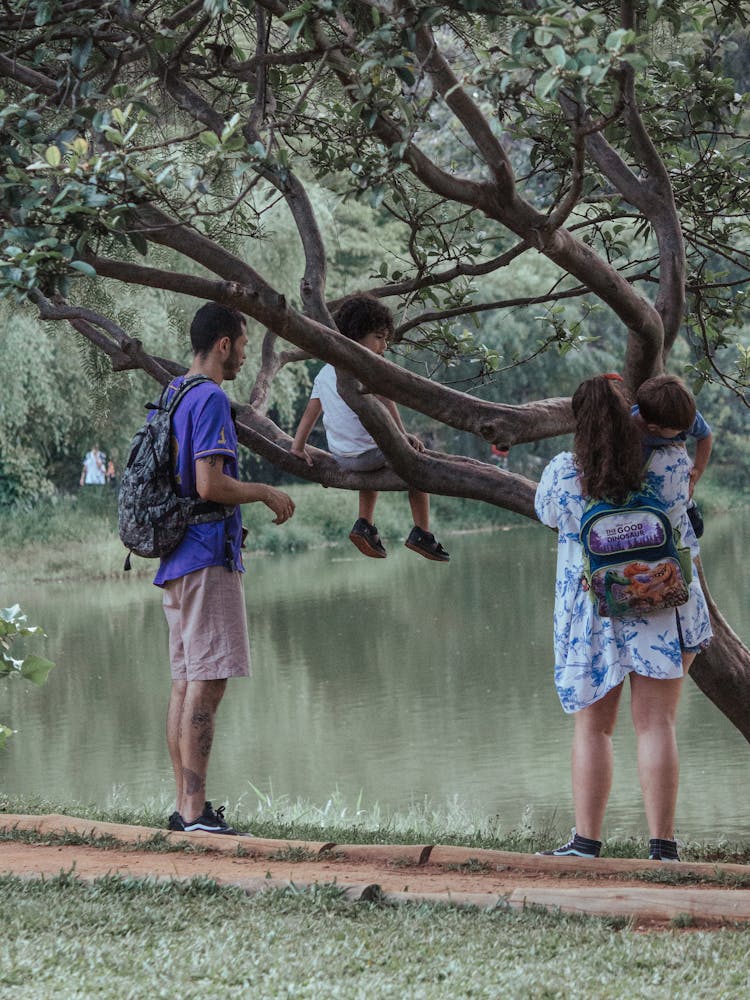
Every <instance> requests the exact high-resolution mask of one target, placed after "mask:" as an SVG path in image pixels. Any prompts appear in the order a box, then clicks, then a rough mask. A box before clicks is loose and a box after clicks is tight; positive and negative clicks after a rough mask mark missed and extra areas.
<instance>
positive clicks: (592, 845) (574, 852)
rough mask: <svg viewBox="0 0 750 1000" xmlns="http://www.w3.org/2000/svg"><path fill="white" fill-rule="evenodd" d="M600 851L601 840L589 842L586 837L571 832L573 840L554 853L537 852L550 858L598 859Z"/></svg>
mask: <svg viewBox="0 0 750 1000" xmlns="http://www.w3.org/2000/svg"><path fill="white" fill-rule="evenodd" d="M601 849H602V842H601V840H589V838H588V837H581V836H580V834H578V833H576V832H575V830H573V839H572V840H569V841H568V843H567V844H563V845H562V847H556V848H555V849H554V851H537V852H536V853H537V854H539V855H545V856H547V857H552V858H592V859H593V858H598V857H599V852H600V851H601Z"/></svg>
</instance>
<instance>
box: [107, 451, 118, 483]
mask: <svg viewBox="0 0 750 1000" xmlns="http://www.w3.org/2000/svg"><path fill="white" fill-rule="evenodd" d="M104 478H105V479H106V480H107V485H108V486H116V485H117V472H116V471H115V463H114V461H113V459H111V458H110V459H109V461H108V462H107V471H106V472H105V474H104Z"/></svg>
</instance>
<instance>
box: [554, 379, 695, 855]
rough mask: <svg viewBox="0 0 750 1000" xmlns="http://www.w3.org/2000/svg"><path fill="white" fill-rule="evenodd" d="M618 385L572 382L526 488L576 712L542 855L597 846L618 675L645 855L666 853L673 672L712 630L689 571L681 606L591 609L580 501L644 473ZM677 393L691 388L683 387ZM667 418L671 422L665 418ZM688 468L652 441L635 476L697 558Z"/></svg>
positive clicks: (562, 677) (683, 667) (676, 689)
mask: <svg viewBox="0 0 750 1000" xmlns="http://www.w3.org/2000/svg"><path fill="white" fill-rule="evenodd" d="M621 383H622V380H621V379H620V377H619V376H617V375H597V376H594V377H593V378H590V379H587V380H586V381H584V382H583V383H582V384H581V385H580V386H579V387H578V389H577V390H576V392H575V394H574V396H573V400H572V403H573V414H574V416H575V420H576V429H575V437H574V452H573V453H571V452H563V453H562V454H559V455H557V456H556V457H555V458H553V459H552V461H551V462H550V463H549V465H548V466H547V468H546V469H545V470H544V473H543V474H542V478H541V481H540V483H539V487H538V489H537V493H536V504H535V506H536V512H537V515H538V517H539V519H540V521H542V523H543V524H546V525H548V526H549V527H551V528H556V529H557V532H558V550H557V574H556V582H555V614H554V651H555V685H556V687H557V693H558V695H559V697H560V701H561V703H562V707H563V709H564V710H565V711H566V712H571V713H575V732H574V737H573V754H572V777H573V799H574V805H575V822H576V825H575V828H574V831H573V838H572V840H571V841H570V842H569V843H567V844H564V845H563V846H562V847H559V848H557V849H555V850H551V851H545V852H542V853H545V854H553V855H558V856H565V855H576V856H579V857H590V858H596V857H598V856H599V852H600V849H601V830H602V824H603V821H604V811H605V809H606V805H607V799H608V798H609V792H610V788H611V784H612V733H613V731H614V727H615V722H616V720H617V711H618V707H619V703H620V697H621V695H622V688H623V682H624V680H625V678H626V676H627V677H629V679H630V694H631V714H632V718H633V725H634V727H635V732H636V737H637V744H638V774H639V778H640V782H641V789H642V792H643V799H644V804H645V809H646V819H647V822H648V826H649V836H650V848H649V857H650V858H651V859H652V860H675V861H676V860H679V859H678V855H677V845H676V842H675V839H674V813H675V805H676V800H677V783H678V776H679V759H678V755H677V744H676V739H675V717H676V713H677V705H678V701H679V696H680V689H681V687H682V682H683V680H684V678H685V676H686V675H687V672H688V670H689V668H690V664H691V663H692V661H693V660H694V658H695V656H696V654H697V653H698V652H699V651H700V649H702V648H704V647H705V646H707V645H708V643H709V641H710V639H711V634H712V633H711V626H710V623H709V616H708V609H707V606H706V601H705V598H704V596H703V592H702V590H701V587H700V583H699V581H698V575H697V572H694V573H693V580H692V582H691V584H690V596H689V599H688V602H687V603H686V604H683V605H682V606H681V607H679V608H676V609H675V608H670V609H665V610H660V611H655V612H652V613H650V614H649V615H648V616H647V617H638V618H603V617H600V615H599V613H598V611H597V608H596V606H595V604H594V602H593V601H592V600H591V597H590V595H589V592H588V589H587V586H586V583H585V580H584V575H583V549H582V547H581V543H580V541H579V535H578V532H579V528H580V523H581V516H582V514H583V511H584V508H585V506H586V504H587V503H588V502H589V500H590V499H608V500H613V501H616V502H620V501H621V500H623V499H624V497H625V496H626V495H627V494H628V493H629V492H631V491H633V490H636V489H640V488H641V485H642V479H643V476H644V467H643V456H642V445H641V437H640V433H639V432H638V429H637V426H636V424H635V423H634V421H633V419H632V417H631V413H630V406H629V404H628V402H627V400H626V398H625V396H624V393H623V391H622V385H621ZM685 392H686V393H688V395H690V393H689V390H688V389H687V388H685ZM690 399H691V400H692V395H690ZM692 405H693V408H694V406H695V402H694V401H693V404H692ZM665 426H667V427H669V428H670V429H672V424H671V422H669V421H668V420H667V421H666V422H665ZM677 429H679V428H677ZM665 436H666V435H665ZM690 467H691V463H690V459H689V458H688V455H687V451H686V449H685V447H684V446H682V445H669V446H666V447H662V448H657V449H655V450H654V452H653V454H652V456H651V458H650V460H649V462H648V466H647V468H646V472H645V480H644V482H645V484H646V485H647V486H649V487H650V488H652V489H653V490H654V491H655V492H656V494H657V495H658V496H659V497H660V499H661V501H662V503H664V504H665V505H666V507H667V509H668V512H669V517H670V520H671V521H672V524H673V525H674V526H675V527H677V528H679V529H680V531H681V534H682V543H683V544H684V545H688V546H689V547H690V549H691V553H692V556H693V558H694V559H695V557H696V556H697V555H698V551H699V550H698V542H697V539H696V537H695V534H694V533H693V530H692V528H691V526H690V522H689V520H688V517H687V513H686V511H687V505H688V499H689V495H688V486H689V476H690Z"/></svg>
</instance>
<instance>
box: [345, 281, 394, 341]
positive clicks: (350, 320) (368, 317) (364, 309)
mask: <svg viewBox="0 0 750 1000" xmlns="http://www.w3.org/2000/svg"><path fill="white" fill-rule="evenodd" d="M333 318H334V320H335V321H336V326H337V327H338V328H339V331H340V332H341V333H343V335H344V336H345V337H348V338H349V340H356V341H360V340H364V339H365V337H366V336H367V334H368V333H373V331H375V330H387V332H388V339H389V340H390V339H391V337H392V336H393V314H392V313H391V310H390V309H389V308H388V306H385V305H383V303H382V302H381V301H380V299H377V298H375V296H374V295H370V294H369V293H367V292H357V293H356V294H354V295H349V296H347V297H346V298H345V299H344V301H343V302H342V303H341V305H340V306H339V308H338V310H337V311H336V313H335V314H334V317H333Z"/></svg>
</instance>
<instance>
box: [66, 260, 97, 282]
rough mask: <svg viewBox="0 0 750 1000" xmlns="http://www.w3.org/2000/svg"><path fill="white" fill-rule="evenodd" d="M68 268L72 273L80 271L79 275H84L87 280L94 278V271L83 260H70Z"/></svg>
mask: <svg viewBox="0 0 750 1000" xmlns="http://www.w3.org/2000/svg"><path fill="white" fill-rule="evenodd" d="M70 266H71V267H72V268H73V270H74V271H80V272H81V274H85V275H86V277H87V278H95V277H96V271H95V270H94V268H93V267H92V266H91V264H87V263H86V261H85V260H72V261H71V262H70Z"/></svg>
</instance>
